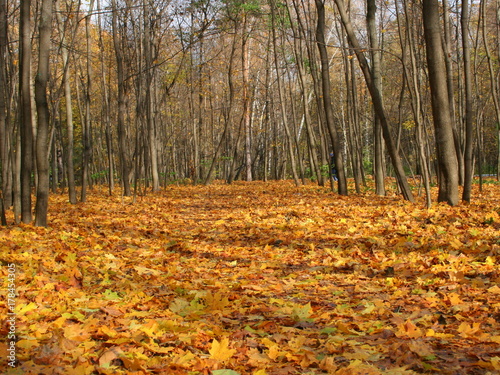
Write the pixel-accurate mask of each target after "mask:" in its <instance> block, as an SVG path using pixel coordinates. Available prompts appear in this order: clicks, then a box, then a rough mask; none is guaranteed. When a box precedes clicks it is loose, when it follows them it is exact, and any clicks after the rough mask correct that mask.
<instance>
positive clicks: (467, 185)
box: [460, 0, 481, 202]
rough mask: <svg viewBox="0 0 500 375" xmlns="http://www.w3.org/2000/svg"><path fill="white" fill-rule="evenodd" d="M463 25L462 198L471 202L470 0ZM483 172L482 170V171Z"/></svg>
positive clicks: (465, 3)
mask: <svg viewBox="0 0 500 375" xmlns="http://www.w3.org/2000/svg"><path fill="white" fill-rule="evenodd" d="M460 23H461V26H462V49H463V56H464V57H463V59H464V83H465V152H464V190H463V194H462V200H464V201H466V202H470V199H471V192H472V177H473V174H474V173H473V172H474V171H473V164H472V163H473V160H472V159H473V155H472V152H473V144H474V139H473V136H474V135H473V134H474V127H473V123H472V121H473V120H472V119H473V113H472V111H473V109H472V77H471V67H470V43H469V0H463V1H462V15H461V18H460ZM480 173H481V172H480Z"/></svg>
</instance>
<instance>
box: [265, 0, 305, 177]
mask: <svg viewBox="0 0 500 375" xmlns="http://www.w3.org/2000/svg"><path fill="white" fill-rule="evenodd" d="M271 1H272V3H271V24H272V25H271V29H272V40H273V53H274V68H275V70H276V85H277V88H278V95H279V101H280V114H281V121H282V122H283V128H284V129H285V134H286V138H287V139H286V143H287V150H288V156H289V157H290V165H291V169H292V176H293V180H294V182H295V186H300V180H299V175H298V174H297V162H296V160H295V154H294V152H293V139H292V134H291V132H290V127H289V126H288V122H287V117H286V109H285V94H284V90H283V84H282V81H281V77H280V71H279V63H278V46H277V43H276V40H277V37H276V29H275V21H276V20H275V18H276V15H275V11H276V9H275V7H276V4H275V0H271Z"/></svg>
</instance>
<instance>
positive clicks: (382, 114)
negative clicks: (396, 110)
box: [335, 0, 414, 202]
mask: <svg viewBox="0 0 500 375" xmlns="http://www.w3.org/2000/svg"><path fill="white" fill-rule="evenodd" d="M335 3H336V4H337V8H338V10H339V13H340V17H341V20H342V24H343V25H344V29H345V31H346V33H347V37H348V40H349V44H350V45H351V47H352V48H353V49H354V51H355V53H356V57H357V58H358V63H359V65H360V67H361V70H362V72H363V76H364V78H365V82H366V85H367V87H368V90H369V91H370V96H371V98H372V101H373V106H374V109H375V113H376V115H377V116H378V118H379V120H380V125H381V126H382V133H383V136H384V140H385V143H386V146H387V151H388V153H389V156H390V157H391V161H392V165H393V167H394V172H395V174H396V179H397V181H398V184H399V187H400V189H401V193H402V194H403V197H404V198H405V199H406V200H408V201H410V202H413V201H414V198H413V193H412V192H411V188H410V185H409V184H408V180H407V179H406V175H405V171H404V168H403V163H402V161H401V158H400V157H399V154H398V150H397V148H396V145H395V144H394V141H393V139H392V136H391V131H390V127H389V121H388V120H387V114H386V110H385V108H384V104H383V101H382V94H381V93H380V91H379V90H378V89H377V87H376V86H375V84H374V82H373V77H372V75H371V71H370V68H369V65H368V61H367V60H366V57H365V55H364V54H363V48H361V45H360V44H359V41H358V39H357V37H356V34H355V33H354V29H353V27H352V24H351V21H350V19H349V17H348V16H347V13H346V11H345V6H344V1H343V0H335Z"/></svg>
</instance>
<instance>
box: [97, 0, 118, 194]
mask: <svg viewBox="0 0 500 375" xmlns="http://www.w3.org/2000/svg"><path fill="white" fill-rule="evenodd" d="M97 17H98V25H99V48H100V49H101V50H104V41H103V33H104V32H103V30H102V28H101V22H102V21H101V4H100V2H99V0H98V1H97ZM100 63H101V81H102V87H103V103H102V105H103V112H104V114H103V121H104V124H105V125H104V126H105V135H106V149H107V159H108V188H109V189H108V191H109V195H112V194H113V190H114V188H115V171H114V159H113V139H112V129H111V118H110V114H109V112H110V103H109V91H108V81H107V75H106V70H105V64H104V54H102V53H101V54H100Z"/></svg>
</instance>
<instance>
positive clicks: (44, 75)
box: [35, 0, 52, 227]
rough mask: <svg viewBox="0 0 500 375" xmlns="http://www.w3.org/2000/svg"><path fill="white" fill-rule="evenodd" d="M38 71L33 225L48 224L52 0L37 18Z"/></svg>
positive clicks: (44, 4) (36, 83) (45, 4)
mask: <svg viewBox="0 0 500 375" xmlns="http://www.w3.org/2000/svg"><path fill="white" fill-rule="evenodd" d="M39 22H40V23H39V39H40V42H39V50H38V72H37V75H36V79H35V101H36V110H37V115H38V116H37V123H38V126H37V138H36V163H37V172H38V184H37V192H36V208H35V213H36V214H35V225H36V226H42V227H46V226H47V210H48V205H49V187H50V186H49V182H50V178H49V149H50V143H49V120H50V118H49V117H50V116H49V105H48V102H47V82H48V79H49V57H50V46H51V42H50V36H51V32H52V0H43V1H42V6H41V14H40V21H39Z"/></svg>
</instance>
